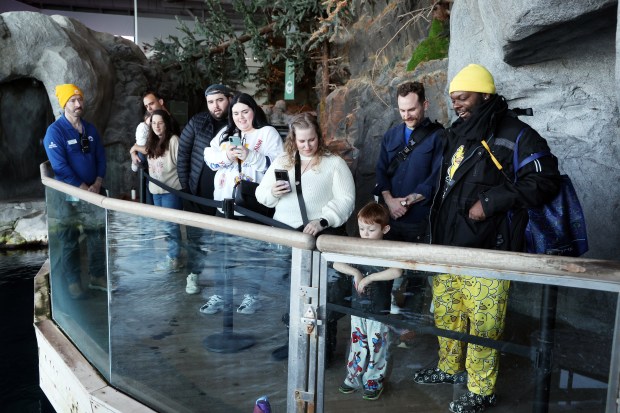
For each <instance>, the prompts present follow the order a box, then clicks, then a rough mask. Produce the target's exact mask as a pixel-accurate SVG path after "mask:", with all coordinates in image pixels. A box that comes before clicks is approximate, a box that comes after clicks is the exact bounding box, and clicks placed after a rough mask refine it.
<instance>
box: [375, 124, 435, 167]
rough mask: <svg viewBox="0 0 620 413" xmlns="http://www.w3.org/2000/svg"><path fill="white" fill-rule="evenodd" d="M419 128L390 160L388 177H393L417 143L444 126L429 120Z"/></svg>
mask: <svg viewBox="0 0 620 413" xmlns="http://www.w3.org/2000/svg"><path fill="white" fill-rule="evenodd" d="M417 129H418V130H417V132H418V133H417V134H416V133H415V132H416V131H413V132H414V133H413V134H412V135H411V138H410V139H409V142H408V143H407V145H405V147H404V148H403V149H401V150H400V151H399V152H398V153H397V154H396V156H394V158H392V161H391V162H390V165H389V166H388V169H387V171H386V174H387V176H388V178H392V177H393V176H394V174H395V173H396V170H397V169H398V167H399V165H400V164H401V162H404V161H405V160H406V159H407V158H408V157H409V155H410V154H411V152H413V150H414V149H415V147H416V145H418V144H420V143H421V142H422V141H423V140H424V139H426V137H428V136H430V135H431V134H432V133H434V132H436V131H438V130H439V129H443V126H442V125H441V124H440V123H439V122H437V121H435V122H431V121H430V120H429V121H428V122H427V123H425V124H424V125H420V126H419V127H418V128H417Z"/></svg>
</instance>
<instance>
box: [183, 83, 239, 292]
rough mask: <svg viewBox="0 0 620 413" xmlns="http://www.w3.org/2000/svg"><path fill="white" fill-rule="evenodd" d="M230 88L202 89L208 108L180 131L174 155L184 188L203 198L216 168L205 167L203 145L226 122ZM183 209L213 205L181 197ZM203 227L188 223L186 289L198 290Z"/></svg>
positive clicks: (203, 209)
mask: <svg viewBox="0 0 620 413" xmlns="http://www.w3.org/2000/svg"><path fill="white" fill-rule="evenodd" d="M232 95H233V94H232V91H231V90H230V89H229V88H228V87H227V86H224V85H220V84H213V85H211V86H209V87H208V88H207V89H206V90H205V99H206V101H207V107H208V111H207V112H200V113H197V114H196V115H194V116H193V117H192V118H191V119H190V121H189V122H188V123H187V125H186V126H185V128H184V129H183V132H182V133H181V140H180V142H179V152H178V155H177V172H178V174H179V181H180V182H181V187H182V190H183V191H184V192H187V193H189V194H191V195H196V196H199V197H202V198H207V199H213V183H214V182H213V180H214V177H215V172H213V171H212V170H211V169H210V168H208V167H207V165H206V164H205V161H204V151H205V147H207V146H209V144H210V143H211V140H212V139H213V137H214V136H215V135H216V134H217V132H218V131H219V130H220V129H222V128H223V127H225V126H226V124H227V123H228V106H229V104H230V99H231V98H232ZM183 206H184V209H185V210H186V211H190V212H198V213H201V214H207V215H215V208H212V207H208V206H204V205H200V204H197V203H195V202H189V201H186V200H184V201H183ZM206 232H207V231H205V230H203V229H200V228H195V227H192V226H188V227H187V244H188V249H187V263H188V266H189V270H190V273H189V275H188V276H187V286H186V288H185V291H186V292H187V293H188V294H198V293H199V292H200V288H199V287H198V276H199V275H200V272H201V271H202V267H203V261H204V260H203V258H204V257H203V254H205V253H204V252H203V251H202V250H201V248H200V247H201V245H202V242H201V239H202V237H203V235H206Z"/></svg>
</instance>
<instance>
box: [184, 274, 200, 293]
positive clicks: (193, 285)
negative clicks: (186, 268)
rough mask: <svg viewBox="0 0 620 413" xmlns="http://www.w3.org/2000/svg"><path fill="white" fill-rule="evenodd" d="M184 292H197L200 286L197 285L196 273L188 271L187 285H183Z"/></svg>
mask: <svg viewBox="0 0 620 413" xmlns="http://www.w3.org/2000/svg"><path fill="white" fill-rule="evenodd" d="M185 292H186V293H188V294H198V293H199V292H200V287H198V275H197V274H194V273H193V272H190V273H189V275H188V276H187V285H186V286H185Z"/></svg>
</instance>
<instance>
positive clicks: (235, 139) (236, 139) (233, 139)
mask: <svg viewBox="0 0 620 413" xmlns="http://www.w3.org/2000/svg"><path fill="white" fill-rule="evenodd" d="M229 142H230V144H231V145H233V146H241V137H240V136H239V135H233V136H231V137H230V138H229Z"/></svg>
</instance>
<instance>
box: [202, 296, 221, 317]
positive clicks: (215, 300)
mask: <svg viewBox="0 0 620 413" xmlns="http://www.w3.org/2000/svg"><path fill="white" fill-rule="evenodd" d="M223 309H224V299H223V298H222V296H220V295H212V296H211V297H209V301H207V303H206V304H205V305H203V306H202V307H200V312H201V313H203V314H215V313H219V312H220V311H222V310H223Z"/></svg>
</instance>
